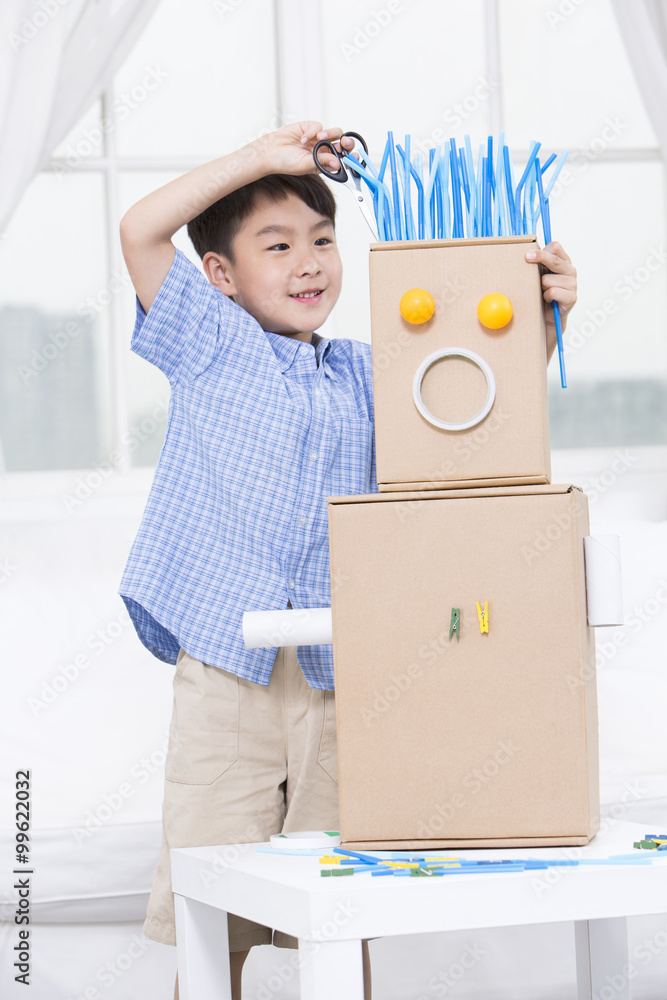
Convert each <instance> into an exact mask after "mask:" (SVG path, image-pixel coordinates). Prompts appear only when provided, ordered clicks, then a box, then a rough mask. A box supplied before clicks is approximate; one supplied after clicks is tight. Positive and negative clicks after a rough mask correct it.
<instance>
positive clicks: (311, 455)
mask: <svg viewBox="0 0 667 1000" xmlns="http://www.w3.org/2000/svg"><path fill="white" fill-rule="evenodd" d="M310 457H311V458H312V460H313V462H315V461H316V460H317V452H316V451H311V453H310Z"/></svg>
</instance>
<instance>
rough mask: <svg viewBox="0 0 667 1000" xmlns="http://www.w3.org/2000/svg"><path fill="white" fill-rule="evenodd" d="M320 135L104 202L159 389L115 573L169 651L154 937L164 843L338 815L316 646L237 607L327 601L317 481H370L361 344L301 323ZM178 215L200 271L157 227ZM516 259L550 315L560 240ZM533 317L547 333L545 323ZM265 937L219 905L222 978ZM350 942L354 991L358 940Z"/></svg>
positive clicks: (329, 231)
mask: <svg viewBox="0 0 667 1000" xmlns="http://www.w3.org/2000/svg"><path fill="white" fill-rule="evenodd" d="M341 135H342V130H341V129H339V128H330V129H327V130H323V128H322V125H321V123H320V122H311V121H306V122H299V123H297V124H295V125H289V126H286V127H284V128H281V129H279V130H278V131H276V132H273V133H271V134H270V135H268V136H266V137H264V138H262V139H261V140H256V141H254V142H251V143H249V144H248V145H247V146H244V147H243V148H242V149H240V150H238V151H237V152H235V153H232V154H230V155H229V156H225V157H222V158H220V159H218V160H215V161H213V162H212V163H209V164H206V165H204V166H202V167H198V168H197V169H196V170H193V171H191V172H190V173H188V174H186V175H185V176H183V177H180V178H178V179H177V180H175V181H172V182H171V183H169V184H167V185H165V186H164V187H162V188H160V189H159V190H157V191H155V192H154V193H153V194H151V195H149V196H148V197H146V198H144V199H142V200H141V201H140V202H138V203H137V204H136V205H135V206H134V207H133V208H132V209H130V211H129V212H128V213H127V214H126V215H125V216H124V218H123V220H122V222H121V240H122V246H123V253H124V256H125V260H126V262H127V266H128V269H129V272H130V276H131V278H132V281H133V284H134V287H135V290H136V292H137V299H138V302H137V322H136V326H135V331H134V334H133V338H132V348H133V350H135V351H136V352H137V353H138V354H140V355H141V356H142V357H144V358H146V359H147V360H149V361H151V362H152V363H153V364H156V365H157V366H158V367H159V368H160V369H161V370H162V371H163V372H164V373H165V374H166V376H167V377H168V379H169V381H170V383H171V390H172V394H171V402H170V410H169V426H168V430H167V436H166V440H165V444H164V447H163V450H162V454H161V455H160V461H159V463H158V467H157V470H156V474H155V479H154V482H153V487H152V490H151V494H150V497H149V500H148V504H147V507H146V511H145V514H144V518H143V520H142V524H141V527H140V529H139V534H138V536H137V538H136V540H135V542H134V545H133V548H132V551H131V554H130V559H129V562H128V566H127V568H126V571H125V574H124V576H123V580H122V582H121V587H120V592H121V594H122V596H123V599H124V600H125V603H126V605H127V607H128V610H129V612H130V614H131V616H132V619H133V622H134V625H135V628H136V630H137V632H138V634H139V636H140V638H141V640H142V642H143V643H144V645H146V646H147V647H148V648H149V649H150V650H151V652H153V653H154V654H155V655H156V656H158V657H159V658H160V659H163V660H165V661H166V662H168V663H175V664H176V674H175V677H174V712H173V717H172V723H171V729H170V745H169V753H168V758H167V762H166V783H165V798H164V806H163V828H164V834H163V844H162V852H161V856H160V861H159V864H158V867H157V870H156V873H155V879H154V883H153V890H152V893H151V899H150V903H149V909H148V915H147V919H146V923H145V925H144V933H145V934H146V935H147V936H148V937H150V938H152V939H154V940H157V941H162V942H163V943H167V944H174V943H175V932H174V916H173V895H172V893H171V882H170V867H169V849H170V848H172V847H183V846H198V845H206V844H226V843H230V844H231V843H247V842H253V841H264V840H268V838H269V835H270V834H271V833H276V832H280V831H281V830H284V831H290V830H298V829H337V828H338V809H337V763H336V742H335V740H336V734H335V714H334V695H333V686H334V685H333V659H332V650H331V647H326V646H325V647H317V646H312V647H300V648H299V649H298V651H297V650H295V649H293V648H283V649H279V650H278V651H277V653H276V652H275V650H265V649H259V650H246V649H245V648H244V646H243V641H242V631H241V620H242V615H243V612H244V611H246V610H252V609H268V608H279V607H292V606H294V607H296V608H308V607H325V606H328V605H329V604H330V589H329V563H328V532H327V509H326V508H327V505H326V497H327V496H329V495H340V494H354V493H371V492H377V482H376V478H375V450H374V434H373V395H372V372H371V350H370V346H369V345H367V344H363V343H360V342H357V341H353V340H344V339H336V340H328V339H327V338H324V337H321V336H319V335H317V334H316V333H314V332H313V331H315V330H316V329H317V328H318V327H320V326H321V325H322V324H323V323H324V321H325V319H326V318H327V316H328V315H329V313H330V311H331V309H332V308H333V306H334V304H335V302H336V300H337V298H338V295H339V292H340V286H341V276H342V275H341V262H340V257H339V254H338V250H337V247H336V243H335V230H334V221H335V203H334V200H333V197H332V195H331V192H330V191H329V189H328V187H327V186H326V184H325V183H324V182H323V181H322V179H321V178H319V177H317V176H312V175H313V174H316V169H315V166H314V163H313V158H312V150H313V148H314V145H315V143H316V142H317V141H318V140H319V139H321V138H329V139H331V140H333V141H335V142H339V144H340V143H344V144H345V148H346V149H347V150H351V149H352V147H353V145H354V143H353V140H351V139H348V138H345V139H341ZM321 159H322V162H323V164H324V165H325V166H329V167H330V168H331V169H334V170H335V169H336V166H337V164H336V162H335V161H334V159H333V157H331V156H330V155H326V154H325V155H323V156H322V157H321ZM185 223H189V226H188V231H189V233H190V236H191V239H192V241H193V243H194V245H195V248H196V250H197V252H198V253H199V254H200V256H201V257H202V262H203V267H204V271H205V273H206V278H207V279H208V281H206V279H205V278H204V277H203V276H202V275H201V273H200V272H199V270H198V269H197V268H195V267H194V266H193V265H192V264H191V263H190V262H189V261H188V260H187V259H186V258H185V256H184V255H183V254H181V253H180V252H179V251H176V250H175V249H174V246H173V244H172V242H171V237H172V236H173V234H174V233H175V232H176V231H177V230H178V229H180V227H181V226H182V225H183V224H185ZM533 259H534V260H535V261H536V262H537V263H543V264H545V265H546V266H547V267H549V268H550V270H551V271H552V272H554V273H553V274H550V275H545V276H544V278H543V284H544V287H545V299H547V301H551V299H552V298H557V299H558V301H559V302H560V303H561V310H562V312H563V314H565V313H566V312H567V311H568V309H569V308H571V306H572V305H573V304H574V301H575V298H576V296H575V288H576V281H575V272H574V268H573V267H572V265H571V263H570V261H569V258H568V257H567V255H565V254H564V252H563V251H562V250H561V248H560V247H558V245H557V244H551V245H550V247H549V250H546V249H545V250H541V251H537V253H536V255H535V257H534V258H533ZM548 313H549V314H550V313H551V310H548ZM563 318H565V316H564V317H563ZM548 337H549V345H548V347H549V353H550V354H551V353H552V352H553V348H554V344H555V331H554V329H553V325H552V326H551V327H550V328H549V331H548ZM297 652H298V659H297ZM271 942H273V943H274V944H276V945H278V946H281V947H296V945H297V943H296V941H295V939H293V938H290V937H289V936H288V935H284V934H281V933H280V932H278V931H276V932H275V934H273V933H272V931H271V929H270V928H266V927H262V926H260V925H258V924H255V923H252V922H250V921H247V920H241V919H240V918H238V917H236V916H234V915H230V917H229V944H230V953H231V968H232V996H233V997H234V998H238V1000H240V997H241V969H242V966H243V962H244V960H245V957H246V956H247V954H248V951H249V949H250V948H251V947H252V946H253V945H255V944H270V943H271ZM363 956H364V980H365V993H366V997H367V998H369V997H370V966H369V959H368V949H367V943H366V942H364V949H363ZM176 996H178V984H177V987H176Z"/></svg>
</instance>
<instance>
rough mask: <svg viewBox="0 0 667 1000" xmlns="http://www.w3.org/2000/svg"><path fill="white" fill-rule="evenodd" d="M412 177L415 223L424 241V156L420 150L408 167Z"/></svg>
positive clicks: (420, 237)
mask: <svg viewBox="0 0 667 1000" xmlns="http://www.w3.org/2000/svg"><path fill="white" fill-rule="evenodd" d="M410 169H411V171H412V176H413V177H414V179H415V184H416V185H417V222H418V225H419V239H420V240H423V239H424V234H425V232H426V207H425V201H424V180H423V176H424V154H423V153H422V151H421V150H420V151H419V152H418V153H417V154H416V156H415V158H414V159H413V161H412V166H411V167H410Z"/></svg>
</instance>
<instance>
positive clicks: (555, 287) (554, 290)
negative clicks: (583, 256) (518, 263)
mask: <svg viewBox="0 0 667 1000" xmlns="http://www.w3.org/2000/svg"><path fill="white" fill-rule="evenodd" d="M526 260H528V261H530V262H531V263H534V264H543V265H544V267H546V268H548V269H549V271H551V272H552V273H551V274H543V275H542V288H543V289H544V301H545V302H549V303H551V302H557V303H558V305H559V306H560V315H561V319H562V323H563V329H565V324H566V322H567V314H568V313H569V311H570V309H572V307H573V305H574V304H575V302H576V301H577V271H576V268H575V267H574V265H573V263H572V261H571V260H570V258H569V257H568V255H567V254H566V253H565V251H564V250H563V248H562V246H561V245H560V243H555V242H553V241H552V242H551V243H547V245H546V246H545V247H544V249H543V250H529V251H528V252H527V254H526ZM547 324H551V325H552V326H553V327H554V329H555V323H554V318H553V309H547Z"/></svg>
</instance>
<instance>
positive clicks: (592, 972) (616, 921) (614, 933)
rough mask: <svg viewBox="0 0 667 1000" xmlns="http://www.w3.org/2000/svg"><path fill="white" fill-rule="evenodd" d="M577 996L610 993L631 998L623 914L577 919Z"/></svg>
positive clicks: (581, 999) (583, 999)
mask: <svg viewBox="0 0 667 1000" xmlns="http://www.w3.org/2000/svg"><path fill="white" fill-rule="evenodd" d="M574 940H575V945H576V949H577V990H578V992H577V1000H592V998H596V1000H597V998H598V997H606V996H607V994H609V996H610V997H611V996H613V998H614V1000H630V981H629V975H628V974H629V969H628V965H629V963H628V928H627V920H626V918H625V917H608V918H606V919H603V920H577V921H576V922H575V925H574Z"/></svg>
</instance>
